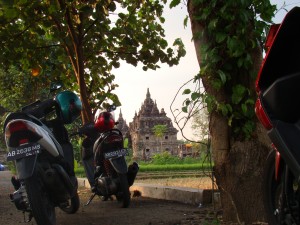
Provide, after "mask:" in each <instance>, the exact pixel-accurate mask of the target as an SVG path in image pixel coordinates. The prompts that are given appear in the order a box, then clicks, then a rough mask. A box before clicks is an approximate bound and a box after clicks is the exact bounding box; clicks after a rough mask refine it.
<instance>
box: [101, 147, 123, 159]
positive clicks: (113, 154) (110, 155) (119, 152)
mask: <svg viewBox="0 0 300 225" xmlns="http://www.w3.org/2000/svg"><path fill="white" fill-rule="evenodd" d="M126 155H128V150H127V149H126V148H122V149H118V150H112V151H106V152H105V153H104V158H105V159H111V158H117V157H121V156H126Z"/></svg>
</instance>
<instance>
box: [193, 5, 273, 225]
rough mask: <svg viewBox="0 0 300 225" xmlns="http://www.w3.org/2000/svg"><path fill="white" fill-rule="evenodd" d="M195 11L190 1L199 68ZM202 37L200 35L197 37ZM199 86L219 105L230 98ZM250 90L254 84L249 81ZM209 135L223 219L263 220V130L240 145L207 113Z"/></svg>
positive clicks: (219, 118) (222, 121) (221, 119)
mask: <svg viewBox="0 0 300 225" xmlns="http://www.w3.org/2000/svg"><path fill="white" fill-rule="evenodd" d="M195 10H196V9H195V8H194V6H193V1H188V12H189V17H190V21H191V28H192V33H193V36H194V45H195V50H196V54H197V59H198V62H199V65H200V67H201V65H202V63H203V61H202V58H201V57H202V54H201V45H205V44H206V43H208V42H209V40H208V39H207V37H206V35H205V30H204V25H203V24H200V23H199V21H197V20H196V19H194V17H193V15H195ZM199 33H202V34H203V35H201V37H200V35H197V34H199ZM252 55H253V57H254V58H253V59H255V60H254V65H253V67H254V68H253V69H257V67H258V66H260V63H261V58H262V57H261V53H260V52H259V51H257V52H255V53H253V54H252ZM202 83H203V86H204V88H205V90H206V92H207V93H208V94H210V95H212V96H214V97H215V98H216V99H217V101H218V102H228V101H227V99H229V98H230V96H228V95H227V94H226V91H225V90H222V89H221V90H218V91H216V90H215V89H214V88H212V86H211V84H210V82H209V80H208V78H207V77H205V75H204V76H203V77H202ZM248 83H249V84H248V85H249V88H250V89H253V88H254V82H253V83H251V82H249V81H248ZM210 135H211V145H212V155H213V161H214V172H215V177H216V182H217V185H218V188H219V189H220V192H221V203H222V208H223V219H224V220H225V221H232V222H234V223H239V224H252V223H254V222H257V221H263V220H264V218H265V217H264V211H263V204H262V203H263V202H262V192H261V183H262V179H261V174H262V165H263V163H264V161H265V159H266V156H267V154H268V152H269V150H270V143H269V141H268V137H267V135H266V132H265V130H264V128H263V127H262V126H261V125H260V124H259V123H258V122H257V128H256V130H255V132H254V134H253V138H252V139H250V140H246V141H239V140H236V139H233V138H231V127H230V126H229V125H228V119H227V118H226V117H225V116H223V115H221V114H220V113H219V112H217V111H213V112H211V113H210Z"/></svg>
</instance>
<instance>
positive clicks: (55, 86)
mask: <svg viewBox="0 0 300 225" xmlns="http://www.w3.org/2000/svg"><path fill="white" fill-rule="evenodd" d="M61 87H62V83H60V82H52V83H51V84H50V93H52V92H54V91H56V90H58V89H60V88H61Z"/></svg>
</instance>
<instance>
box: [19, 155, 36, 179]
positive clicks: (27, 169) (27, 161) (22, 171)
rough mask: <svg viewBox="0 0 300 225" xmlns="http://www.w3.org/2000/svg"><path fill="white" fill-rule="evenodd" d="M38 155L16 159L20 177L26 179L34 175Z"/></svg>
mask: <svg viewBox="0 0 300 225" xmlns="http://www.w3.org/2000/svg"><path fill="white" fill-rule="evenodd" d="M37 156H38V155H32V156H28V157H25V158H21V159H17V160H16V169H17V172H18V176H19V179H26V178H29V177H31V176H32V175H33V172H34V168H35V165H36V160H37Z"/></svg>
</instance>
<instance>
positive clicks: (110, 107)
mask: <svg viewBox="0 0 300 225" xmlns="http://www.w3.org/2000/svg"><path fill="white" fill-rule="evenodd" d="M116 108H117V107H116V106H115V105H110V106H109V107H108V109H107V111H108V112H112V111H115V110H116Z"/></svg>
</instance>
